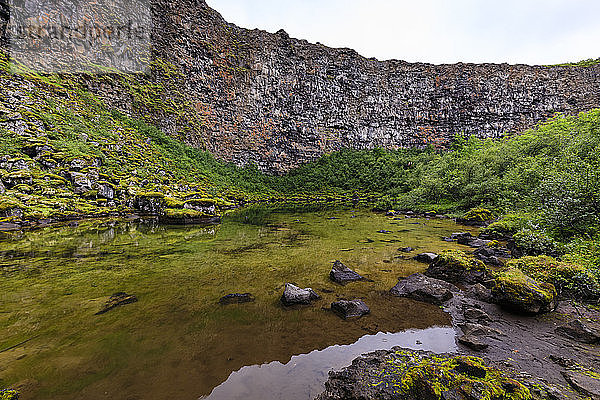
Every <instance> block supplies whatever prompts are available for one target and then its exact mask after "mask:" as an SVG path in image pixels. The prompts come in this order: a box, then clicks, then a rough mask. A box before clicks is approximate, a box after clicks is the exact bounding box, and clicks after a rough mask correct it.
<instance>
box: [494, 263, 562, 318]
mask: <svg viewBox="0 0 600 400" xmlns="http://www.w3.org/2000/svg"><path fill="white" fill-rule="evenodd" d="M495 278H496V284H495V286H494V288H493V289H492V296H493V297H494V300H495V301H496V302H497V303H498V304H500V305H501V306H503V307H505V308H507V309H509V310H511V311H514V312H517V313H520V314H540V313H545V312H550V311H552V310H554V309H555V308H556V305H557V301H558V300H557V293H556V289H555V288H554V285H552V284H551V283H545V282H538V281H536V280H535V279H532V278H531V277H529V276H527V275H525V274H524V273H523V271H521V270H520V269H518V268H514V267H513V268H507V269H505V270H503V271H500V272H497V273H496V274H495Z"/></svg>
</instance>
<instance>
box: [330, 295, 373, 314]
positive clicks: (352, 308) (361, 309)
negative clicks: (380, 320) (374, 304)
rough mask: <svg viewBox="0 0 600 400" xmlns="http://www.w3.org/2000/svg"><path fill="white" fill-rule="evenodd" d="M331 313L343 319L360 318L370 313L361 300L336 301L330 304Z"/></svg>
mask: <svg viewBox="0 0 600 400" xmlns="http://www.w3.org/2000/svg"><path fill="white" fill-rule="evenodd" d="M331 311H333V312H334V313H336V314H337V315H339V316H340V317H342V318H344V319H348V318H357V317H362V316H363V315H367V314H368V313H370V312H371V310H370V309H369V307H368V306H367V305H366V304H365V302H364V301H362V300H361V299H355V300H340V301H336V302H335V303H331Z"/></svg>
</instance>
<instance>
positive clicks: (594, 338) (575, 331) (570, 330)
mask: <svg viewBox="0 0 600 400" xmlns="http://www.w3.org/2000/svg"><path fill="white" fill-rule="evenodd" d="M555 331H556V333H558V334H559V335H561V336H564V337H567V338H569V339H573V340H575V341H577V342H581V343H589V344H594V343H600V333H599V332H597V331H594V330H592V329H590V328H589V327H588V326H586V325H585V324H584V323H583V322H581V321H580V320H578V319H576V320H574V321H571V322H569V323H568V324H567V325H563V326H559V327H558V328H556V329H555Z"/></svg>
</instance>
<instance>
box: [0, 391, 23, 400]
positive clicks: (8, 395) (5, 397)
mask: <svg viewBox="0 0 600 400" xmlns="http://www.w3.org/2000/svg"><path fill="white" fill-rule="evenodd" d="M0 400H19V392H17V391H16V390H10V389H2V390H0Z"/></svg>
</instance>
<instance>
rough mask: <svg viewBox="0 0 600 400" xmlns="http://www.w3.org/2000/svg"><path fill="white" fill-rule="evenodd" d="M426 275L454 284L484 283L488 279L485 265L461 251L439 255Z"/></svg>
mask: <svg viewBox="0 0 600 400" xmlns="http://www.w3.org/2000/svg"><path fill="white" fill-rule="evenodd" d="M425 275H427V276H429V277H432V278H436V279H441V280H443V281H446V282H452V283H469V284H475V283H482V282H484V281H485V280H486V279H487V275H488V273H487V268H486V266H485V264H484V263H483V262H482V261H480V260H477V259H475V258H473V257H471V256H469V255H467V254H466V253H464V252H462V251H460V250H446V251H443V252H442V253H441V254H439V255H438V256H437V257H436V258H435V260H434V261H433V263H432V264H431V265H430V266H429V268H427V271H425Z"/></svg>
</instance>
